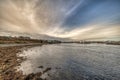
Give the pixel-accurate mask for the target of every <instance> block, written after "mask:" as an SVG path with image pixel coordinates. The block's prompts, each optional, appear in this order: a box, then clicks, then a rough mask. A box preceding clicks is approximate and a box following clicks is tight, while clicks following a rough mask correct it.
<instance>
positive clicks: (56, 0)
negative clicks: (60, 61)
mask: <svg viewBox="0 0 120 80" xmlns="http://www.w3.org/2000/svg"><path fill="white" fill-rule="evenodd" d="M8 31H11V32H18V33H22V34H24V33H27V34H43V35H48V36H52V37H58V38H69V39H74V40H120V0H0V32H8ZM3 35H4V34H3Z"/></svg>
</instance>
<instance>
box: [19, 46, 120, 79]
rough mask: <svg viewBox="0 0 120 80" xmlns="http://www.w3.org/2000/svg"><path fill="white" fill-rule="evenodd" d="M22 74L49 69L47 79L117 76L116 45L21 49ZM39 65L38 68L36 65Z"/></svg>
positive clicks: (119, 73)
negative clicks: (22, 59)
mask: <svg viewBox="0 0 120 80" xmlns="http://www.w3.org/2000/svg"><path fill="white" fill-rule="evenodd" d="M19 56H22V57H24V58H26V60H25V61H23V62H22V63H21V65H20V66H19V67H18V70H20V71H22V72H23V74H25V75H28V74H30V73H37V72H43V71H44V70H45V69H46V68H51V70H50V71H48V72H46V73H45V74H44V75H42V76H41V77H42V78H47V80H120V46H118V45H105V44H52V45H43V46H40V47H32V48H28V49H27V50H23V51H22V52H21V53H20V54H19ZM40 66H42V68H41V67H40Z"/></svg>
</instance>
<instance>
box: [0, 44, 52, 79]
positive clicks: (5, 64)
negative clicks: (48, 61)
mask: <svg viewBox="0 0 120 80" xmlns="http://www.w3.org/2000/svg"><path fill="white" fill-rule="evenodd" d="M42 45H44V44H41V45H40V44H39V45H38V44H37V45H24V46H10V47H0V65H1V66H0V80H34V79H35V80H36V79H39V80H46V79H42V78H40V76H42V75H43V74H44V73H46V72H47V71H49V70H51V68H47V69H45V70H44V73H41V72H39V73H36V74H33V73H31V74H29V75H23V73H22V72H21V71H17V69H15V68H16V67H17V66H20V63H21V62H23V61H24V60H25V59H24V58H23V57H18V56H17V53H20V52H21V51H22V49H28V48H31V47H34V46H42Z"/></svg>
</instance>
